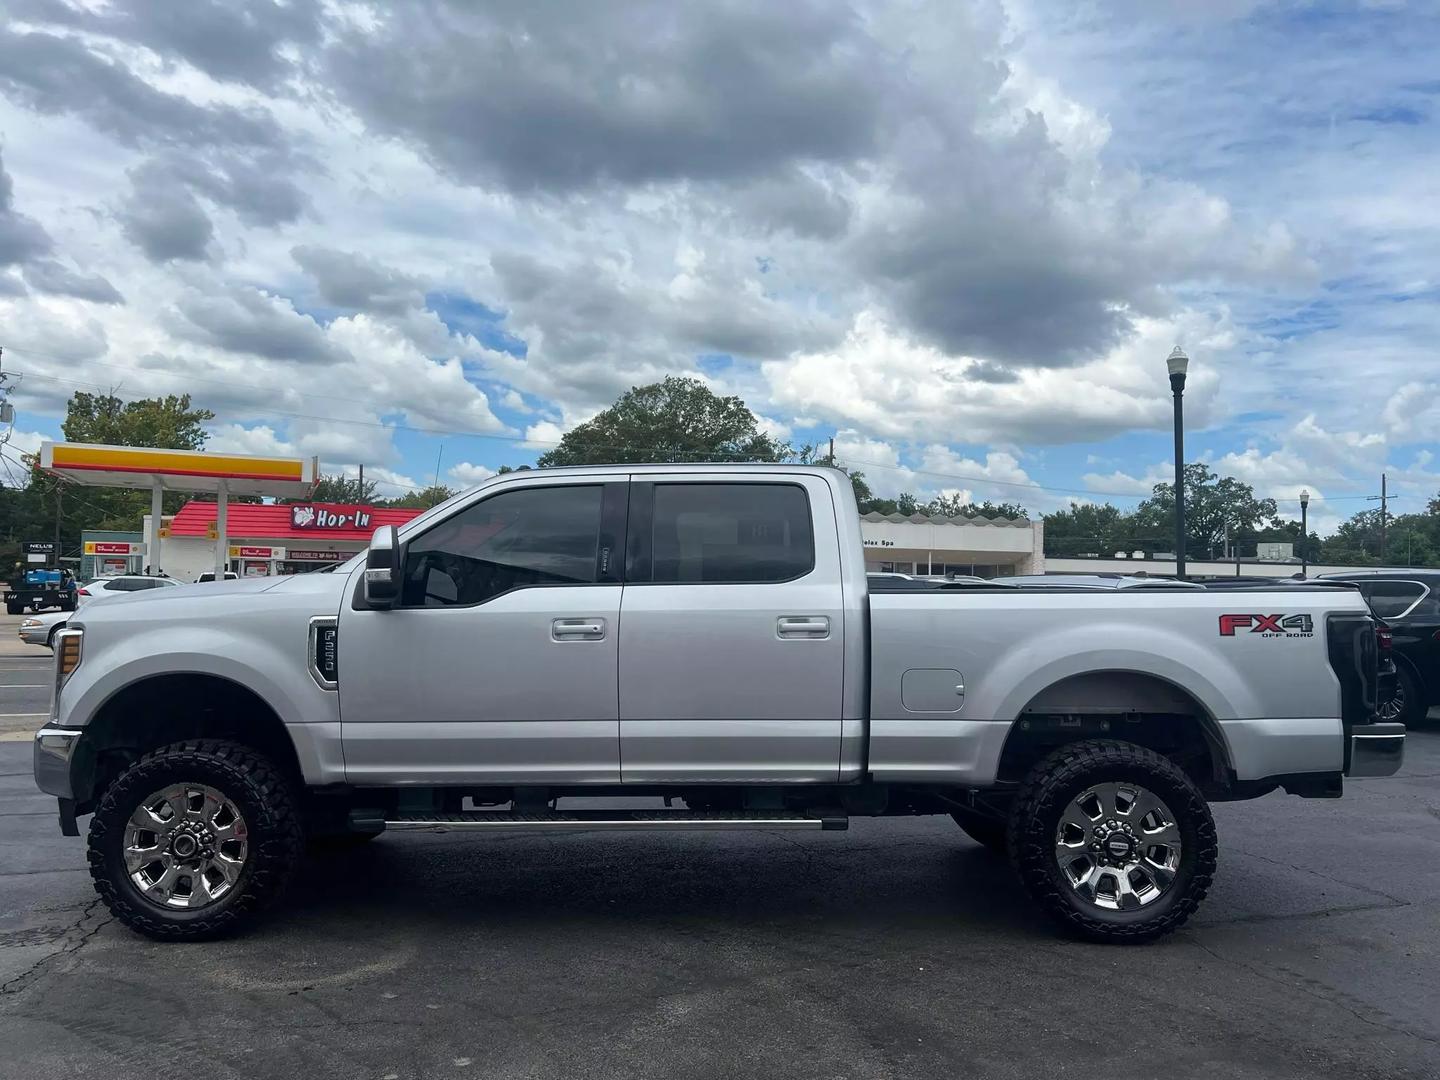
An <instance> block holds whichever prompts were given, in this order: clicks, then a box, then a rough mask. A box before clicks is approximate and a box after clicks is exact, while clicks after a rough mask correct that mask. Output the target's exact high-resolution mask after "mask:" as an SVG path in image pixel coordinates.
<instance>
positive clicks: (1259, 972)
mask: <svg viewBox="0 0 1440 1080" xmlns="http://www.w3.org/2000/svg"><path fill="white" fill-rule="evenodd" d="M1180 936H1181V937H1184V938H1185V939H1187V940H1188V941H1189V943H1190V944H1192V945H1194V946H1195V947H1196V948H1197V949H1199V950H1200V951H1201V952H1203V953H1205V954H1206V955H1207V956H1209V957H1211V958H1212V959H1215V960H1218V961H1219V962H1220V963H1222V964H1225V965H1226V966H1227V967H1234V968H1239V969H1240V970H1241V971H1245V972H1249V973H1250V974H1251V975H1254V976H1255V977H1256V978H1257V979H1262V980H1263V981H1265V982H1268V983H1273V984H1274V985H1276V986H1283V987H1285V988H1286V989H1288V990H1298V991H1299V992H1300V993H1302V994H1304V995H1305V996H1307V997H1312V998H1314V999H1316V1000H1317V1001H1323V1002H1324V1003H1325V1004H1327V1005H1333V1006H1334V1007H1335V1008H1337V1009H1341V1010H1343V1011H1345V1012H1347V1013H1349V1014H1350V1015H1351V1016H1353V1017H1354V1018H1355V1019H1356V1020H1359V1021H1360V1022H1361V1023H1362V1024H1368V1025H1369V1026H1371V1027H1373V1028H1378V1029H1379V1030H1381V1031H1388V1032H1390V1034H1392V1035H1408V1036H1409V1037H1410V1038H1412V1039H1418V1040H1419V1041H1420V1042H1423V1043H1429V1044H1430V1045H1431V1046H1440V1039H1437V1038H1436V1037H1435V1036H1433V1035H1425V1034H1423V1033H1421V1032H1419V1031H1414V1030H1412V1029H1410V1028H1408V1027H1403V1026H1401V1025H1398V1024H1386V1023H1382V1022H1381V1021H1379V1020H1377V1019H1376V1018H1375V1017H1374V1016H1373V1015H1371V1014H1369V1013H1366V1012H1364V1011H1362V1010H1361V1009H1360V1008H1357V1007H1356V1006H1355V1005H1352V1004H1350V1003H1349V1002H1348V1001H1346V1000H1344V998H1345V997H1346V996H1347V995H1345V993H1344V991H1337V990H1334V989H1333V988H1332V987H1328V986H1326V985H1325V984H1324V983H1322V982H1319V981H1317V980H1315V979H1312V978H1310V977H1308V976H1306V975H1302V974H1300V973H1299V972H1291V973H1290V974H1291V975H1292V976H1294V977H1293V978H1289V979H1287V978H1283V977H1282V976H1281V974H1280V973H1277V972H1272V971H1267V970H1265V969H1264V968H1259V967H1256V966H1254V965H1253V964H1247V963H1245V962H1244V961H1243V960H1233V959H1231V958H1230V957H1228V956H1223V955H1221V954H1220V953H1219V952H1217V951H1216V950H1215V949H1212V948H1211V947H1210V946H1209V945H1206V944H1205V943H1204V942H1203V941H1201V940H1199V939H1198V938H1196V937H1195V936H1194V933H1193V932H1192V931H1182V932H1181V934H1180Z"/></svg>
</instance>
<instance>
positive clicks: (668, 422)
mask: <svg viewBox="0 0 1440 1080" xmlns="http://www.w3.org/2000/svg"><path fill="white" fill-rule="evenodd" d="M789 456H791V450H790V447H789V446H787V445H786V444H784V443H782V442H778V441H776V440H775V439H773V438H771V437H770V436H769V435H765V434H763V433H762V432H761V431H760V422H759V420H758V419H757V418H756V416H755V414H754V413H752V412H751V411H750V410H749V409H748V408H747V407H746V406H745V402H743V401H741V400H740V399H739V398H738V397H720V396H719V395H718V394H716V393H715V392H714V391H713V390H711V389H710V388H709V387H708V386H706V385H705V384H704V383H703V382H701V381H700V380H699V379H692V378H683V377H681V376H677V375H670V376H667V377H666V378H665V379H663V380H662V381H660V382H658V383H650V384H649V385H648V386H636V387H633V388H631V389H630V390H627V391H626V392H625V393H624V394H622V395H621V396H620V398H619V400H618V401H616V402H615V404H614V405H612V406H610V408H608V409H606V410H604V411H603V412H601V413H600V414H598V415H597V416H595V417H594V418H593V419H591V420H587V421H586V422H585V423H583V424H580V425H579V426H578V427H575V428H572V429H571V430H569V431H567V432H566V433H565V434H564V436H563V437H562V438H561V439H560V445H559V446H557V447H556V448H555V449H553V450H549V451H547V452H546V453H544V454H541V455H540V458H539V461H538V464H539V465H540V467H541V468H549V467H552V466H556V465H598V464H604V463H607V462H626V463H628V462H647V461H660V462H663V461H784V460H786V458H788V457H789Z"/></svg>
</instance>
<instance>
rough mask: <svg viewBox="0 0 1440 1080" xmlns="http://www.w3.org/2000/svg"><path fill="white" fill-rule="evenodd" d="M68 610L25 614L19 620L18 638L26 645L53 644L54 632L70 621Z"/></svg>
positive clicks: (51, 645)
mask: <svg viewBox="0 0 1440 1080" xmlns="http://www.w3.org/2000/svg"><path fill="white" fill-rule="evenodd" d="M70 615H71V613H70V612H68V611H47V612H45V613H44V614H41V615H27V616H26V617H25V618H23V619H21V620H20V629H19V634H20V640H21V641H23V642H25V644H27V645H45V646H49V647H50V648H54V646H55V633H56V631H58V630H60V629H61V628H62V627H64V625H65V624H66V623H67V622H69V621H70Z"/></svg>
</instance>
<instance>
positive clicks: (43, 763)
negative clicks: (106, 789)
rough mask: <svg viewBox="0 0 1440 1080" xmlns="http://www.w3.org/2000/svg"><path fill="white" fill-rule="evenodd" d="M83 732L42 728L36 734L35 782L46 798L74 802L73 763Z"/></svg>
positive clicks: (70, 729) (71, 729) (79, 730)
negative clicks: (71, 767)
mask: <svg viewBox="0 0 1440 1080" xmlns="http://www.w3.org/2000/svg"><path fill="white" fill-rule="evenodd" d="M82 734H84V731H83V730H82V729H77V728H60V727H48V726H47V727H43V728H41V729H40V730H39V731H37V732H36V733H35V783H36V785H37V786H38V787H39V788H40V790H41V791H43V792H45V793H46V794H47V795H55V796H57V797H59V798H61V799H73V798H74V797H75V793H74V789H73V788H72V786H71V781H70V763H71V761H72V760H73V759H74V757H75V749H76V747H78V746H79V745H80V736H81V735H82Z"/></svg>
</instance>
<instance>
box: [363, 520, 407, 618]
mask: <svg viewBox="0 0 1440 1080" xmlns="http://www.w3.org/2000/svg"><path fill="white" fill-rule="evenodd" d="M400 573H401V567H400V541H399V538H398V537H397V536H396V535H395V526H394V525H381V526H380V528H378V529H376V530H375V535H373V536H372V537H370V550H369V551H368V552H366V554H365V602H366V603H367V604H369V605H370V606H371V607H372V608H390V607H394V606H395V601H396V600H398V599H400Z"/></svg>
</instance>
